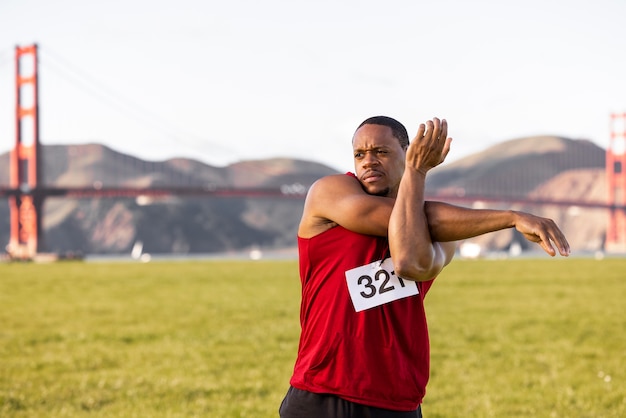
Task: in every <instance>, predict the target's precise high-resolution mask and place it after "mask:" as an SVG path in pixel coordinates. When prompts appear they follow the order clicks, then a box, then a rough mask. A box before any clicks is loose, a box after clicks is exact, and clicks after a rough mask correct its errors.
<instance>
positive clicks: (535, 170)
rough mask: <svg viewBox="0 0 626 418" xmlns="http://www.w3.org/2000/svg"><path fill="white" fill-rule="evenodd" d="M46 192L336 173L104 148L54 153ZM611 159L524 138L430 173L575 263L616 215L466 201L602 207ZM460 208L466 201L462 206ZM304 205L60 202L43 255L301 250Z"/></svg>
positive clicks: (445, 191) (500, 238) (275, 183)
mask: <svg viewBox="0 0 626 418" xmlns="http://www.w3.org/2000/svg"><path fill="white" fill-rule="evenodd" d="M41 155H42V158H41V160H42V171H43V173H44V177H45V181H44V184H45V185H48V186H54V187H85V186H89V187H91V186H93V187H102V186H103V185H104V186H105V187H127V188H151V187H168V186H172V185H179V184H184V185H185V186H187V187H205V188H207V189H208V190H212V189H217V188H281V187H287V188H295V189H296V192H304V191H306V189H307V188H308V187H309V186H310V185H311V184H312V183H313V182H314V181H315V180H317V179H319V178H320V177H323V176H326V175H329V174H335V173H337V171H336V170H334V169H333V168H331V167H328V166H326V165H324V164H321V163H317V162H312V161H304V160H298V159H288V158H274V159H265V160H255V161H241V162H237V163H234V164H231V165H228V166H224V167H216V166H211V165H208V164H205V163H202V162H200V161H197V160H192V159H183V158H175V159H169V160H166V161H159V162H154V161H145V160H142V159H139V158H136V157H133V156H129V155H125V154H122V153H119V152H117V151H115V150H113V149H110V148H108V147H106V146H104V145H100V144H84V145H44V146H43V147H42V151H41ZM604 164H605V150H603V149H602V148H600V147H598V146H597V145H595V144H593V143H592V142H590V141H587V140H574V139H569V138H563V137H555V136H537V137H529V138H519V139H514V140H510V141H505V142H502V143H499V144H497V145H495V146H493V147H491V148H488V149H486V150H485V151H482V152H479V153H476V154H472V155H470V156H468V157H465V158H462V159H459V160H457V161H454V162H451V163H444V164H443V165H442V166H440V167H437V168H435V169H433V170H432V172H431V173H429V177H428V179H427V194H428V195H429V196H434V197H433V198H437V199H439V198H440V199H441V200H444V201H446V200H449V201H450V203H456V204H463V205H471V206H473V207H491V208H509V209H515V210H525V211H529V212H532V213H536V214H538V215H542V216H548V217H551V218H552V219H554V220H555V221H556V222H557V224H558V225H559V226H560V227H561V228H562V229H563V231H564V232H565V234H566V235H567V237H568V240H569V241H570V244H571V245H572V249H573V251H574V252H576V251H578V252H593V251H599V250H602V249H603V245H604V239H605V235H606V225H607V219H608V214H607V210H606V209H600V208H589V207H585V206H584V205H572V206H570V207H566V208H564V207H561V206H534V205H529V204H524V203H514V204H510V203H509V204H503V203H499V202H497V201H496V200H490V199H486V201H477V200H472V201H462V200H459V199H460V198H463V197H467V196H483V197H486V198H489V197H490V196H498V195H500V196H501V195H510V196H532V197H536V198H550V199H564V200H571V201H581V202H598V201H604V200H605V196H606V186H605V176H606V175H605V166H604ZM8 167H9V153H4V154H1V155H0V185H8V184H9V179H8V176H9V173H8ZM455 198H456V200H455ZM4 201H5V202H6V199H4ZM303 203H304V199H303V195H298V193H295V195H293V196H286V197H284V198H280V197H276V196H266V197H259V196H229V197H217V196H210V195H206V196H201V195H199V196H184V197H183V196H172V197H161V198H146V197H145V196H144V197H143V198H141V197H133V198H130V197H126V198H89V199H86V198H80V199H79V198H52V197H49V198H47V199H46V201H45V204H44V211H43V230H44V231H43V250H44V251H47V252H57V253H68V252H80V253H82V254H130V253H131V251H133V249H137V246H138V245H139V246H140V248H141V251H142V252H144V253H151V254H208V253H220V254H224V253H234V252H241V251H251V250H263V251H278V250H283V249H293V248H294V247H295V245H296V231H297V226H298V222H299V220H300V215H301V213H302V207H303ZM8 241H9V209H8V205H7V204H5V203H3V201H2V200H0V242H3V243H8ZM470 241H471V242H473V243H476V244H478V245H480V246H481V247H482V248H484V249H488V250H490V251H507V250H508V249H510V248H511V246H512V245H513V244H515V243H517V244H519V245H520V246H521V247H522V248H530V249H535V250H536V249H537V248H538V247H536V248H534V247H532V245H533V244H530V245H531V246H529V245H528V243H527V242H525V241H524V240H523V239H520V237H519V236H518V235H517V234H516V233H515V231H514V230H512V229H510V230H504V231H500V232H497V233H491V234H487V235H484V236H481V237H477V238H474V239H472V240H470Z"/></svg>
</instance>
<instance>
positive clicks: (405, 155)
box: [280, 116, 569, 418]
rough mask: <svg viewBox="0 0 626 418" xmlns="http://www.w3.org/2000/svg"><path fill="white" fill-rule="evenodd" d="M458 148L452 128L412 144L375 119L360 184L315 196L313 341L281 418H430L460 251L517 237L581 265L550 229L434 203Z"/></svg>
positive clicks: (528, 219)
mask: <svg viewBox="0 0 626 418" xmlns="http://www.w3.org/2000/svg"><path fill="white" fill-rule="evenodd" d="M450 142H451V139H450V138H448V137H447V123H446V121H445V120H443V121H440V120H439V119H437V118H434V119H433V120H432V121H428V122H426V124H422V125H420V127H419V129H418V132H417V136H416V137H415V138H414V140H413V141H412V142H411V143H410V144H409V140H408V134H407V132H406V129H405V128H404V126H402V124H400V123H399V122H398V121H396V120H395V119H392V118H389V117H384V116H378V117H373V118H369V119H367V120H365V121H364V122H363V123H362V124H361V125H360V126H359V127H358V128H357V130H356V132H355V134H354V136H353V139H352V145H353V150H354V163H355V175H350V173H348V174H347V175H334V176H328V177H324V178H322V179H320V180H318V181H317V182H316V183H315V184H314V185H313V186H312V187H311V189H310V190H309V193H308V195H307V198H306V201H305V204H304V211H303V215H302V220H301V222H300V226H299V229H298V249H299V256H300V279H301V281H302V304H301V310H300V322H301V327H302V333H301V336H300V345H299V348H298V357H297V360H296V364H295V366H294V373H293V376H292V378H291V381H290V383H291V387H290V389H289V391H288V392H287V395H286V396H285V399H284V400H283V402H282V404H281V407H280V415H281V417H283V418H294V417H315V418H320V417H328V418H333V417H335V418H342V417H421V409H420V404H421V401H422V398H423V396H424V393H425V388H426V383H427V381H428V375H429V365H430V364H429V363H430V355H429V342H428V330H427V325H426V318H425V313H424V305H423V299H424V295H425V294H426V292H427V291H428V290H429V288H430V286H431V285H432V282H433V280H434V278H435V276H436V275H437V274H438V273H439V272H440V271H441V270H442V269H443V268H444V266H445V265H446V264H448V263H449V262H450V261H451V260H452V257H453V255H454V251H455V244H454V242H453V241H456V240H460V239H466V238H470V237H473V236H477V235H480V234H484V233H488V232H492V231H496V230H500V229H504V228H511V227H515V228H516V229H517V230H518V231H520V232H521V233H522V234H523V235H524V236H525V237H526V238H527V239H529V240H530V241H533V242H536V243H538V244H539V245H541V247H542V248H543V249H544V250H545V251H546V252H547V253H548V254H550V255H552V256H553V255H555V254H556V251H555V250H554V247H553V245H556V246H557V247H558V249H559V252H560V253H561V255H564V256H567V255H568V254H569V244H568V243H567V240H566V239H565V237H564V236H563V234H562V233H561V231H560V230H559V228H558V227H557V226H556V225H555V223H554V222H553V221H552V220H550V219H545V218H540V217H537V216H534V215H531V214H527V213H522V212H514V211H498V210H473V209H467V208H461V207H457V206H453V205H448V204H444V203H439V202H425V201H424V188H425V178H426V173H427V172H428V171H429V170H430V169H431V168H433V167H435V166H437V165H439V164H440V163H442V162H443V161H444V159H445V157H446V156H447V154H448V152H449V150H450Z"/></svg>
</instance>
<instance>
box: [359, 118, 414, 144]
mask: <svg viewBox="0 0 626 418" xmlns="http://www.w3.org/2000/svg"><path fill="white" fill-rule="evenodd" d="M363 125H383V126H387V127H389V128H391V132H392V133H393V136H394V138H396V139H397V140H398V141H399V142H400V146H401V147H402V148H406V147H408V146H409V134H408V132H407V131H406V128H405V127H404V125H403V124H401V123H400V122H398V121H397V120H395V119H394V118H390V117H389V116H372V117H371V118H367V119H365V120H364V121H363V122H361V124H360V125H359V127H358V128H356V130H357V131H358V130H359V129H360V128H361V127H362V126H363Z"/></svg>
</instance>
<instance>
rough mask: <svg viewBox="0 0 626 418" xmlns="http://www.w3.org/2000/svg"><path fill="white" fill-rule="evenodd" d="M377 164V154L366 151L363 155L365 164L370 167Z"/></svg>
mask: <svg viewBox="0 0 626 418" xmlns="http://www.w3.org/2000/svg"><path fill="white" fill-rule="evenodd" d="M376 164H378V158H376V155H374V153H373V152H366V153H365V156H364V157H363V166H364V167H370V166H372V165H376Z"/></svg>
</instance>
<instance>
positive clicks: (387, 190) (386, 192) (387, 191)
mask: <svg viewBox="0 0 626 418" xmlns="http://www.w3.org/2000/svg"><path fill="white" fill-rule="evenodd" d="M389 192H391V189H390V188H389V187H387V188H386V189H382V190H381V191H380V192H377V193H371V194H372V195H373V196H381V197H387V196H389Z"/></svg>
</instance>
